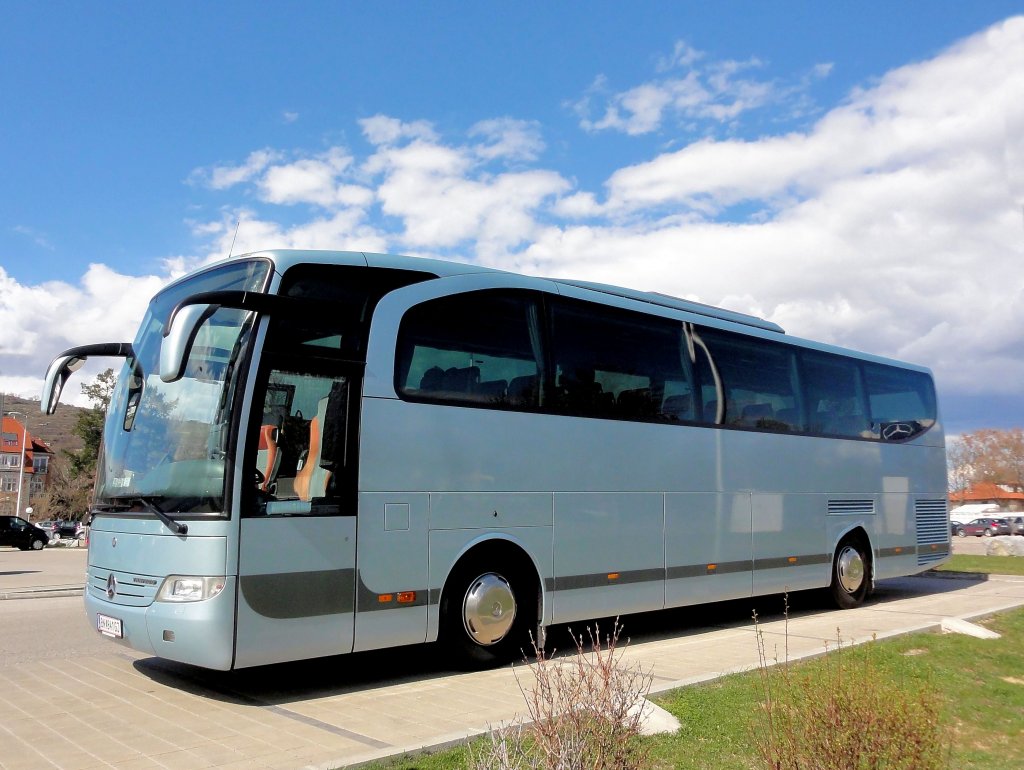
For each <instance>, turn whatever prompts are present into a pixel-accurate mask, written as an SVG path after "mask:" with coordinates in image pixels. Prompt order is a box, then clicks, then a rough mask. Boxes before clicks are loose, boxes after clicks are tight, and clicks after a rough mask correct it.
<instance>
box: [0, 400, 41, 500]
mask: <svg viewBox="0 0 1024 770" xmlns="http://www.w3.org/2000/svg"><path fill="white" fill-rule="evenodd" d="M2 425H3V431H2V432H3V439H2V441H0V513H3V514H7V515H18V516H21V517H23V518H24V517H25V509H26V508H28V507H29V506H30V505H31V504H32V500H34V499H36V498H38V497H39V496H40V495H42V494H43V493H44V492H45V491H46V486H47V479H48V478H49V474H50V463H51V461H52V458H53V450H51V449H50V447H49V446H48V445H47V444H46V443H45V442H43V441H42V440H40V439H39V438H37V437H35V436H33V435H32V434H31V433H29V432H28V431H27V430H26V429H25V426H24V424H23V423H22V422H21V421H20V420H17V419H15V418H13V417H8V416H6V415H5V416H4V417H3V423H2ZM23 438H24V439H25V444H24V446H22V440H23ZM22 461H24V463H25V465H24V469H23V468H22ZM19 482H20V484H21V510H20V511H19V510H17V507H18V484H19Z"/></svg>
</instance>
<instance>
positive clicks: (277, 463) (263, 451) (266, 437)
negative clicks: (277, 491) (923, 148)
mask: <svg viewBox="0 0 1024 770" xmlns="http://www.w3.org/2000/svg"><path fill="white" fill-rule="evenodd" d="M277 436H278V431H277V426H276V425H262V426H260V445H259V449H258V450H257V451H256V467H257V468H259V471H260V473H262V474H263V481H262V482H261V483H260V489H262V490H263V491H264V492H270V493H273V492H274V487H275V485H276V484H277V471H278V469H279V468H280V467H281V452H280V451H279V449H278V445H277Z"/></svg>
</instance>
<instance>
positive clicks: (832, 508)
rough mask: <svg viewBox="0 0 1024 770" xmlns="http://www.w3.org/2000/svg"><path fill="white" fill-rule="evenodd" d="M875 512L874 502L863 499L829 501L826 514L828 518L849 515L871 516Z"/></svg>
mask: <svg viewBox="0 0 1024 770" xmlns="http://www.w3.org/2000/svg"><path fill="white" fill-rule="evenodd" d="M874 512H875V501H874V500H872V499H871V498H864V499H862V500H829V501H828V513H829V516H839V515H847V516H849V515H850V514H856V513H860V514H867V515H869V516H870V515H872V514H874Z"/></svg>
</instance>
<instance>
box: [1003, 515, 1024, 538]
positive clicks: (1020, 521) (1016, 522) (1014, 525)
mask: <svg viewBox="0 0 1024 770" xmlns="http://www.w3.org/2000/svg"><path fill="white" fill-rule="evenodd" d="M1007 521H1008V522H1009V523H1010V534H1011V535H1024V516H1013V517H1012V518H1009V519H1007Z"/></svg>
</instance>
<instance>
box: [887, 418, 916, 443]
mask: <svg viewBox="0 0 1024 770" xmlns="http://www.w3.org/2000/svg"><path fill="white" fill-rule="evenodd" d="M913 432H914V431H913V429H912V428H911V427H910V426H909V425H907V424H906V423H905V422H894V423H890V424H889V425H886V426H885V427H884V428H883V429H882V438H884V439H885V440H886V441H898V440H899V439H901V438H907V436H909V435H910V434H911V433H913Z"/></svg>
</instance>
